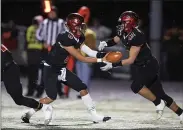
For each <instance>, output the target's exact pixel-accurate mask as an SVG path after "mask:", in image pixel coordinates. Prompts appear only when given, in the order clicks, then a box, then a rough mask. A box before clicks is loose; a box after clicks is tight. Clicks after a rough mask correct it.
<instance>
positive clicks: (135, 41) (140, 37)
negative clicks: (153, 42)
mask: <svg viewBox="0 0 183 130" xmlns="http://www.w3.org/2000/svg"><path fill="white" fill-rule="evenodd" d="M145 42H146V40H145V36H144V34H142V33H137V34H136V35H135V36H134V37H133V38H132V39H131V40H130V41H129V43H130V44H131V46H141V45H142V44H144V43H145Z"/></svg>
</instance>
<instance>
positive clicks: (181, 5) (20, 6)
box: [2, 0, 183, 28]
mask: <svg viewBox="0 0 183 130" xmlns="http://www.w3.org/2000/svg"><path fill="white" fill-rule="evenodd" d="M150 2H151V1H148V0H146V1H132V0H130V1H127V0H125V1H120V0H118V1H113V0H105V1H103V0H102V1H99V0H80V1H66V0H55V1H53V4H55V5H56V6H57V7H58V9H59V17H61V18H65V17H66V16H67V15H68V14H69V13H71V12H76V11H77V10H78V9H79V8H80V7H81V6H83V5H85V6H88V7H89V8H90V9H91V17H98V18H100V20H102V24H104V25H106V26H108V27H110V28H114V25H116V24H117V19H118V17H119V15H120V14H121V13H122V12H123V11H126V10H132V11H135V12H136V13H138V14H139V16H140V17H141V19H142V20H143V21H144V24H143V26H148V25H149V16H150V13H149V11H150ZM182 12H183V1H165V2H163V25H164V27H167V26H171V25H172V23H173V21H175V23H176V24H178V25H180V26H181V24H182V23H183V18H182ZM39 14H42V15H44V16H46V15H45V14H44V13H43V9H42V4H41V0H32V1H31V0H24V1H23V0H22V1H17V0H3V1H2V22H7V21H8V20H14V21H15V23H16V24H19V25H25V26H28V25H30V24H31V20H32V18H33V17H34V16H35V15H39Z"/></svg>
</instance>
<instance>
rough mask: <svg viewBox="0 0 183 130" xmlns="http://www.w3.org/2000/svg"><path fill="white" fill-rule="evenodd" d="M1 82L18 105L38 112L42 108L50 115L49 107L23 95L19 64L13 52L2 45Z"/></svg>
mask: <svg viewBox="0 0 183 130" xmlns="http://www.w3.org/2000/svg"><path fill="white" fill-rule="evenodd" d="M1 74H2V77H1V81H3V82H4V85H5V88H6V91H7V92H8V94H9V95H10V96H11V97H12V99H13V100H14V102H15V103H16V104H17V105H23V106H26V107H30V108H32V110H34V111H37V110H40V109H41V108H42V110H43V112H44V113H45V118H46V115H49V111H47V108H49V105H46V104H42V103H40V102H38V101H36V100H34V99H32V98H27V97H24V96H23V95H22V85H21V83H20V71H19V68H18V66H17V64H16V63H15V62H14V60H13V57H12V54H11V52H10V51H9V50H8V49H7V48H6V46H4V45H3V44H1Z"/></svg>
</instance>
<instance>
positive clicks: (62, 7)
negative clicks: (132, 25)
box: [1, 0, 183, 79]
mask: <svg viewBox="0 0 183 130" xmlns="http://www.w3.org/2000/svg"><path fill="white" fill-rule="evenodd" d="M157 1H158V0H157ZM52 3H53V5H55V6H57V7H58V10H59V11H58V12H59V17H60V18H63V19H65V18H66V16H67V15H68V14H69V13H73V12H77V11H78V9H79V8H80V7H81V6H87V7H89V8H90V11H91V17H90V23H91V21H92V19H93V18H95V17H96V18H99V19H100V21H101V23H102V24H103V25H105V26H107V27H109V28H111V29H112V31H113V32H112V35H111V36H113V35H115V34H116V31H115V29H116V25H117V19H118V17H119V16H120V14H121V13H122V12H123V11H126V10H132V11H134V12H136V13H137V14H138V15H139V16H140V18H141V20H142V21H143V24H142V29H143V31H144V32H145V33H146V36H147V39H148V41H149V43H151V41H152V39H149V37H150V35H149V34H150V20H152V19H150V16H151V13H150V12H151V1H150V0H141V1H139V0H53V2H52ZM162 4H163V9H162V28H161V32H162V36H161V41H160V43H158V44H160V48H161V49H158V50H160V51H161V53H160V55H161V57H160V62H161V68H162V69H161V70H162V73H163V75H164V76H162V77H165V78H162V79H167V78H166V77H167V68H166V67H167V66H168V64H169V63H168V62H166V60H167V58H168V56H167V54H168V53H167V50H166V49H164V48H165V47H163V46H162V43H163V36H164V32H165V31H166V30H167V29H168V28H170V27H172V26H174V25H176V26H178V27H179V28H180V29H183V0H178V1H177V0H172V1H170V0H164V1H163V3H162ZM1 6H2V9H1V11H2V21H1V22H2V23H7V22H8V21H9V20H13V21H14V22H15V24H17V25H23V26H25V27H28V26H29V25H31V22H32V18H33V17H34V16H36V15H43V16H44V17H45V18H46V14H45V13H44V12H43V7H42V1H41V0H2V5H1ZM156 29H157V28H156ZM150 46H151V44H150ZM172 46H174V42H172V44H171V46H170V47H169V48H170V50H172V49H171V48H172ZM175 51H176V50H175ZM172 59H175V58H172ZM178 59H180V60H183V57H181V56H179V58H178ZM170 62H171V60H170ZM174 62H175V61H172V62H171V63H174ZM176 64H177V65H176ZM178 65H179V67H180V68H181V66H180V64H179V63H178V62H177V63H175V64H174V66H172V67H170V68H172V71H174V69H175V67H176V66H178ZM180 73H181V72H180ZM176 75H177V74H175V76H176Z"/></svg>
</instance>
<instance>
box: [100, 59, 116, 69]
mask: <svg viewBox="0 0 183 130" xmlns="http://www.w3.org/2000/svg"><path fill="white" fill-rule="evenodd" d="M103 63H105V64H106V65H105V66H103V67H100V69H101V70H102V71H108V70H110V69H112V68H113V66H112V63H110V62H108V61H106V60H105V59H104V60H103Z"/></svg>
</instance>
